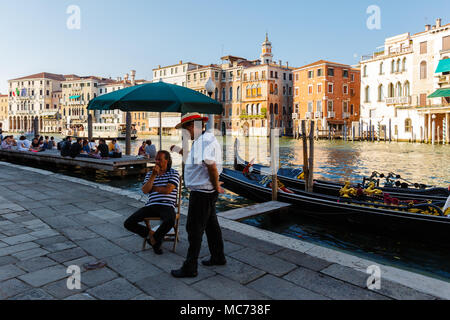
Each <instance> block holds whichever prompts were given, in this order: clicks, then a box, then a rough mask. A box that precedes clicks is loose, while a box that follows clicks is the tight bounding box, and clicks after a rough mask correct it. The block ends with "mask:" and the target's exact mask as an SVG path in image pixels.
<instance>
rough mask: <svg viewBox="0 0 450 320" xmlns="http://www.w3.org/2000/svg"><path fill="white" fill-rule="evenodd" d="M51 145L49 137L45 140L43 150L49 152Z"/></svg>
mask: <svg viewBox="0 0 450 320" xmlns="http://www.w3.org/2000/svg"><path fill="white" fill-rule="evenodd" d="M49 144H50V141H49V140H48V136H45V139H44V143H43V145H42V148H44V149H45V150H47V149H48V146H49Z"/></svg>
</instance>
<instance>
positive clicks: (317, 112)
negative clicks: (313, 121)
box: [314, 111, 323, 118]
mask: <svg viewBox="0 0 450 320" xmlns="http://www.w3.org/2000/svg"><path fill="white" fill-rule="evenodd" d="M314 116H315V117H316V118H323V113H322V112H320V111H316V113H314Z"/></svg>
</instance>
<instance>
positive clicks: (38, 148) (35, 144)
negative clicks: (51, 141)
mask: <svg viewBox="0 0 450 320" xmlns="http://www.w3.org/2000/svg"><path fill="white" fill-rule="evenodd" d="M42 146H43V144H41V143H40V140H38V138H34V139H33V141H32V142H31V148H30V151H31V152H42V151H45V149H44V148H43V147H42Z"/></svg>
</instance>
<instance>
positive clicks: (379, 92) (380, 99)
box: [378, 84, 384, 101]
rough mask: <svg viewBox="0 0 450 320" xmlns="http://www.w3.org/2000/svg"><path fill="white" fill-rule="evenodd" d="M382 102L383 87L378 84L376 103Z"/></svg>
mask: <svg viewBox="0 0 450 320" xmlns="http://www.w3.org/2000/svg"><path fill="white" fill-rule="evenodd" d="M383 100H384V93H383V85H382V84H380V85H379V86H378V101H383Z"/></svg>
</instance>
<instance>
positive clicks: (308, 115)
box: [305, 112, 313, 119]
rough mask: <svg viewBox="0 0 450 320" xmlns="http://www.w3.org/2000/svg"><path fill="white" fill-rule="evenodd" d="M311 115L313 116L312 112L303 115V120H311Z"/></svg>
mask: <svg viewBox="0 0 450 320" xmlns="http://www.w3.org/2000/svg"><path fill="white" fill-rule="evenodd" d="M312 115H313V113H312V112H307V113H305V118H306V119H312Z"/></svg>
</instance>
